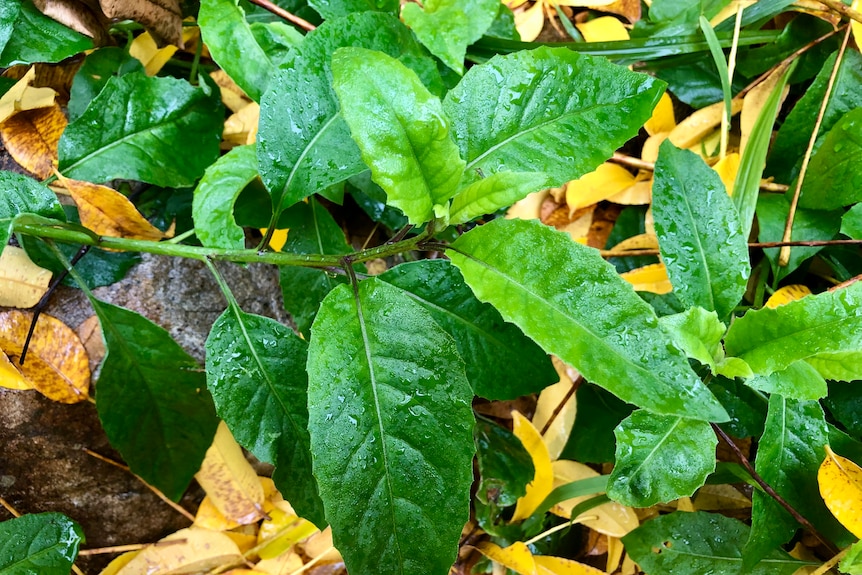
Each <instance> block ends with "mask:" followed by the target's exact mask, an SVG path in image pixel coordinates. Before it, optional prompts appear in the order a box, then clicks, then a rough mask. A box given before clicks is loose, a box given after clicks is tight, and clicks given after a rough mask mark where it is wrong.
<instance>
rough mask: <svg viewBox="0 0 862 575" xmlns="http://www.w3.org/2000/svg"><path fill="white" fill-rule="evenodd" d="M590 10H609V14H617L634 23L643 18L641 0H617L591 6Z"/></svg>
mask: <svg viewBox="0 0 862 575" xmlns="http://www.w3.org/2000/svg"><path fill="white" fill-rule="evenodd" d="M589 8H590V10H598V11H599V12H607V13H609V14H617V15H618V16H622V17H623V18H625V19H626V20H628V21H629V23H630V24H634V23H635V22H637V21H638V20H640V19H641V3H640V0H616V2H612V3H610V4H606V5H603V6H602V5H599V6H589Z"/></svg>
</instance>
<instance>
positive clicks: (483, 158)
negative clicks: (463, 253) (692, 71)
mask: <svg viewBox="0 0 862 575" xmlns="http://www.w3.org/2000/svg"><path fill="white" fill-rule="evenodd" d="M597 85H601V86H602V89H601V90H596V89H595V86H597ZM663 87H664V85H663V83H662V82H660V81H658V80H654V79H652V78H650V77H649V76H646V75H643V74H634V73H632V72H630V71H628V70H626V69H624V68H621V67H619V66H614V65H612V64H610V63H609V62H607V61H605V60H603V59H597V58H593V57H591V56H585V55H582V54H577V53H575V52H572V51H571V50H568V49H565V48H546V47H542V48H537V49H536V50H531V51H524V52H519V53H515V54H510V55H508V56H497V57H495V58H492V59H491V60H490V61H489V62H487V63H485V64H482V65H481V66H474V67H472V68H471V69H470V70H469V71H468V72H467V73H466V74H465V75H464V78H463V79H462V80H461V82H460V83H459V84H458V85H457V86H456V87H455V88H454V89H452V90H450V91H449V93H448V94H447V95H446V98H445V100H444V102H443V107H444V110H445V112H446V114H447V115H448V117H449V118H450V119H451V121H452V132H453V136H454V139H455V141H456V142H457V144H458V147H459V148H460V150H461V157H462V158H464V159H465V160H466V161H467V166H466V170H465V172H464V177H463V179H462V181H461V190H465V189H466V190H470V188H469V186H470V185H471V184H474V183H475V182H478V181H480V180H482V179H484V178H493V177H497V178H501V177H502V176H495V175H496V174H497V173H498V172H518V173H520V174H521V175H519V176H516V177H517V178H518V185H517V186H516V187H514V188H513V190H512V191H511V192H509V193H505V190H504V189H503V188H502V187H500V186H493V187H489V189H488V190H487V193H494V194H495V196H496V197H494V199H493V201H490V197H486V198H480V197H477V196H478V195H477V194H476V190H475V189H473V190H470V191H469V194H468V196H470V197H468V198H462V197H461V196H460V195H459V196H456V198H455V201H454V203H453V210H452V211H453V212H455V213H459V212H460V213H461V214H462V215H460V216H459V217H458V220H459V221H468V220H470V219H472V218H474V217H476V216H479V215H482V214H485V213H490V212H493V211H496V210H497V209H499V208H501V207H505V206H509V205H511V204H513V203H515V202H516V201H517V200H519V199H521V198H522V197H523V194H524V191H525V190H526V189H529V188H530V187H531V186H529V185H526V183H527V181H526V178H527V176H526V174H534V177H535V178H536V183H535V184H534V185H535V186H538V187H536V188H535V189H539V188H541V187H548V186H550V185H554V186H557V185H562V184H563V183H565V182H567V181H569V180H573V179H575V178H578V177H580V176H582V175H583V174H585V173H587V172H590V171H592V170H593V169H595V168H596V166H598V165H599V164H601V163H602V162H603V161H604V160H606V159H607V158H609V157H610V156H611V154H612V153H613V152H614V150H615V149H616V148H618V147H619V146H621V145H622V144H623V143H625V142H626V141H627V140H628V139H629V138H631V137H632V136H634V135H635V134H636V133H637V130H638V129H639V128H640V126H641V125H643V123H644V122H645V121H646V120H647V119H649V117H650V114H651V112H652V109H653V107H654V106H655V104H656V102H658V98H659V96H660V95H661V92H662V90H663ZM537 102H541V105H537V104H536V103H537ZM596 125H601V126H602V130H601V133H600V134H597V133H596V131H595V126H596ZM538 149H541V150H543V152H542V153H540V154H539V153H536V150H538ZM492 182H496V180H492ZM484 185H489V184H484ZM533 191H535V190H533ZM480 199H481V200H483V201H482V202H481V203H477V202H479V200H480ZM468 200H469V201H468ZM473 204H475V207H473ZM467 206H471V207H469V208H467ZM492 208H493V209H492Z"/></svg>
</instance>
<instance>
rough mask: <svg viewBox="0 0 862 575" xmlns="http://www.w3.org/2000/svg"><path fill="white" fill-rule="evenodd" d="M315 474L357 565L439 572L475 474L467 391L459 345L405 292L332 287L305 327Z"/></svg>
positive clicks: (345, 551)
mask: <svg viewBox="0 0 862 575" xmlns="http://www.w3.org/2000/svg"><path fill="white" fill-rule="evenodd" d="M308 376H309V389H308V406H309V431H310V433H311V449H312V454H313V457H314V472H315V476H316V477H317V480H318V484H319V486H320V495H321V498H322V499H323V502H324V506H325V508H326V517H327V519H328V520H329V522H330V523H331V524H332V528H333V533H334V538H335V546H336V547H337V548H338V550H339V551H341V553H342V555H343V556H344V559H345V564H346V566H347V569H348V570H349V571H350V572H353V573H380V574H381V575H388V574H396V573H429V574H430V575H445V574H446V573H448V572H449V568H450V567H451V565H452V563H453V561H454V560H455V555H456V551H457V548H458V539H459V536H460V534H461V528H462V526H463V525H464V522H465V521H466V520H467V517H468V511H469V494H470V485H471V483H472V480H473V472H472V465H471V461H472V458H473V452H474V447H473V436H472V429H473V414H472V410H471V407H470V402H471V399H472V397H473V394H472V391H471V390H470V386H469V383H468V382H467V378H466V376H465V375H464V364H463V361H462V360H461V359H460V357H458V353H457V351H456V349H455V344H454V342H453V341H452V339H451V338H450V337H449V335H448V334H446V332H444V331H443V330H442V329H441V328H439V327H438V326H437V325H436V323H434V320H433V319H432V318H431V316H430V315H429V314H428V313H427V312H426V311H425V310H424V309H423V308H422V307H421V306H419V305H418V304H416V303H414V302H413V301H412V300H411V299H410V298H409V297H408V296H407V295H405V294H404V293H403V292H402V291H401V290H399V289H397V288H395V287H393V286H390V285H389V284H386V283H385V282H381V281H379V280H376V279H374V278H372V279H368V280H365V281H363V282H362V283H360V284H359V287H358V289H357V293H354V291H353V290H352V289H351V288H350V287H349V286H338V287H337V288H335V289H334V290H333V291H332V292H330V294H329V295H328V296H327V297H326V299H325V300H324V301H323V304H322V305H321V309H320V312H319V313H318V315H317V318H316V319H315V320H314V325H313V326H312V328H311V343H310V344H309V350H308Z"/></svg>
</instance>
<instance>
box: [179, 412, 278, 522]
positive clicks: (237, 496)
mask: <svg viewBox="0 0 862 575" xmlns="http://www.w3.org/2000/svg"><path fill="white" fill-rule="evenodd" d="M195 479H197V480H198V483H200V484H201V487H203V489H204V491H206V492H207V495H209V496H210V498H211V499H212V502H213V504H214V505H215V506H216V507H217V508H218V509H219V511H221V512H222V514H223V515H224V516H225V517H227V518H228V519H232V520H233V521H236V522H237V523H239V524H241V525H246V524H248V523H254V522H255V521H257V520H259V519H260V518H261V517H263V488H262V487H261V485H260V481H258V479H257V474H256V473H255V472H254V468H253V467H252V466H251V464H250V463H249V462H248V461H247V460H246V458H245V456H244V455H243V453H242V449H241V448H240V446H239V445H238V444H237V442H236V441H235V440H234V438H233V435H231V433H230V430H229V429H228V428H227V425H225V423H224V422H223V421H222V422H220V423H219V426H218V430H217V431H216V434H215V439H213V444H212V445H211V446H210V448H209V449H208V450H207V453H206V456H205V457H204V461H203V463H202V464H201V469H200V471H198V472H197V473H196V474H195Z"/></svg>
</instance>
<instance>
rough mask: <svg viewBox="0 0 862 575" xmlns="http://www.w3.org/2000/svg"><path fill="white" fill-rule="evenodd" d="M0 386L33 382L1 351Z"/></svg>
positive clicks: (28, 385) (14, 386) (19, 387)
mask: <svg viewBox="0 0 862 575" xmlns="http://www.w3.org/2000/svg"><path fill="white" fill-rule="evenodd" d="M6 249H9V248H6ZM0 387H5V388H6V389H17V390H26V389H33V384H32V383H30V382H29V381H27V380H26V379H24V376H23V375H21V372H20V371H18V369H17V368H16V367H15V366H14V365H12V362H11V361H10V360H9V357H8V356H7V355H6V354H5V353H3V351H0Z"/></svg>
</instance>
